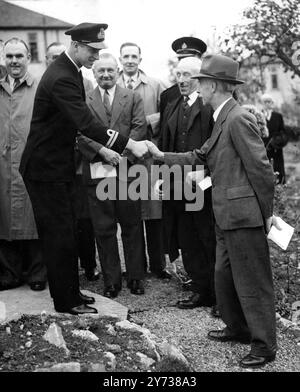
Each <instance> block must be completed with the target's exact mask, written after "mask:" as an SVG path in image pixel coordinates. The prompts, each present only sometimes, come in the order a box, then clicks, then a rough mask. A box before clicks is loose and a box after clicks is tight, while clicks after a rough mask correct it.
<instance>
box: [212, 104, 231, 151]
mask: <svg viewBox="0 0 300 392" xmlns="http://www.w3.org/2000/svg"><path fill="white" fill-rule="evenodd" d="M236 105H237V102H236V101H235V100H234V99H233V98H232V99H230V101H228V102H227V103H226V104H225V106H224V107H223V108H222V110H221V112H220V114H219V116H218V118H217V121H216V123H215V125H214V128H213V130H212V133H211V137H210V139H209V143H208V148H207V151H206V154H208V153H209V151H210V150H211V149H212V148H213V146H214V145H215V143H216V142H217V140H218V138H219V136H220V134H221V132H222V123H223V122H224V121H225V120H226V118H227V115H228V113H229V112H230V110H231V109H232V108H234V106H236Z"/></svg>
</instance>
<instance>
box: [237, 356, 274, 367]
mask: <svg viewBox="0 0 300 392" xmlns="http://www.w3.org/2000/svg"><path fill="white" fill-rule="evenodd" d="M275 357H276V354H273V355H268V356H267V357H260V356H257V355H253V354H248V355H246V356H245V357H244V358H243V359H242V360H241V361H240V366H241V367H243V368H258V367H261V366H264V365H265V364H267V363H268V362H272V361H274V359H275Z"/></svg>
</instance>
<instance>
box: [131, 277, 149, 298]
mask: <svg viewBox="0 0 300 392" xmlns="http://www.w3.org/2000/svg"><path fill="white" fill-rule="evenodd" d="M127 286H128V287H129V288H130V292H131V294H136V295H142V294H144V293H145V289H144V283H143V281H142V280H135V279H134V280H132V281H131V282H129V283H128V285H127Z"/></svg>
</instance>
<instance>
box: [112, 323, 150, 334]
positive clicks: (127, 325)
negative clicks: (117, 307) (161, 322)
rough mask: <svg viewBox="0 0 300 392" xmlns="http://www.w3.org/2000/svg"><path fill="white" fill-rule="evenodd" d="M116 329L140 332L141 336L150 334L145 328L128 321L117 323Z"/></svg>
mask: <svg viewBox="0 0 300 392" xmlns="http://www.w3.org/2000/svg"><path fill="white" fill-rule="evenodd" d="M116 328H117V329H119V330H120V329H123V330H125V331H130V332H138V333H140V334H150V331H149V329H146V328H143V327H141V326H139V325H137V324H135V323H131V322H130V321H128V320H123V321H119V322H117V323H116Z"/></svg>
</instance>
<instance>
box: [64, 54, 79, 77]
mask: <svg viewBox="0 0 300 392" xmlns="http://www.w3.org/2000/svg"><path fill="white" fill-rule="evenodd" d="M65 55H66V56H67V57H68V59H69V60H70V61H71V62H72V63H73V64H74V65H75V67H76V69H77V71H78V72H79V71H80V67H78V65H77V64H76V63H75V61H74V60H73V59H72V58H71V57H70V55H69V53H68V52H67V51H65Z"/></svg>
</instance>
